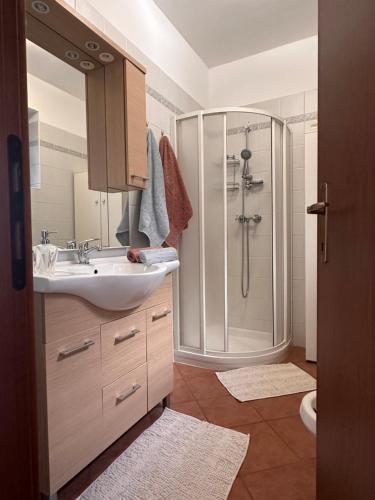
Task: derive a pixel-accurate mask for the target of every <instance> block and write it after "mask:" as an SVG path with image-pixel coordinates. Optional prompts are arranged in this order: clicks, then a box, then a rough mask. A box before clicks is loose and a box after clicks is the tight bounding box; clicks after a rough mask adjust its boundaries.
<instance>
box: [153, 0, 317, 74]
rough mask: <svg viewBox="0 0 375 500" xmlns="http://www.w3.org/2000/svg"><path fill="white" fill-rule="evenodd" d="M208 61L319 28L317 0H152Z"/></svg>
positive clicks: (266, 46)
mask: <svg viewBox="0 0 375 500" xmlns="http://www.w3.org/2000/svg"><path fill="white" fill-rule="evenodd" d="M154 1H155V3H156V4H157V5H158V6H159V8H160V9H161V10H162V11H163V13H164V14H165V15H166V16H167V17H168V18H169V20H170V21H171V22H172V24H174V26H175V27H176V29H177V30H178V31H179V32H180V33H181V35H182V36H183V37H184V38H185V40H186V41H187V42H188V43H189V45H190V46H191V47H192V48H193V49H194V50H195V52H196V53H197V54H198V55H199V56H200V57H201V59H202V60H203V61H204V62H205V63H206V64H207V66H208V67H212V66H218V65H220V64H224V63H228V62H230V61H234V60H236V59H241V58H243V57H246V56H250V55H253V54H257V53H258V52H263V51H265V50H269V49H272V48H274V47H278V46H279V45H284V44H287V43H291V42H294V41H297V40H301V39H303V38H307V37H309V36H312V35H316V34H317V28H318V19H317V17H318V0H154Z"/></svg>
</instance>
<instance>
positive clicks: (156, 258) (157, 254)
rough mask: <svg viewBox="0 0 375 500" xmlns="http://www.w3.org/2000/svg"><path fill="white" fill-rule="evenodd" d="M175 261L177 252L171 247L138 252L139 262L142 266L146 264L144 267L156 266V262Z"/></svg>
mask: <svg viewBox="0 0 375 500" xmlns="http://www.w3.org/2000/svg"><path fill="white" fill-rule="evenodd" d="M177 259H178V255H177V251H176V249H175V248H173V247H169V248H155V249H150V250H147V249H146V250H141V251H140V252H139V260H140V261H141V262H142V263H143V264H146V266H151V264H157V263H158V262H170V261H172V260H177Z"/></svg>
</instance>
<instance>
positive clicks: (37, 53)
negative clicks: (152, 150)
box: [27, 41, 127, 248]
mask: <svg viewBox="0 0 375 500" xmlns="http://www.w3.org/2000/svg"><path fill="white" fill-rule="evenodd" d="M27 70H28V81H27V83H28V105H29V136H30V137H29V139H30V174H31V175H30V179H31V182H30V184H31V210H32V240H33V245H37V244H38V243H39V240H40V234H41V231H42V230H43V229H47V230H49V231H56V233H55V234H51V236H50V240H51V243H53V244H55V245H57V246H59V247H62V248H66V247H67V244H68V242H72V241H76V242H77V243H78V242H79V241H82V240H85V239H89V238H97V239H98V240H99V245H101V246H102V247H108V246H120V244H119V242H118V241H117V239H116V236H115V233H116V228H117V226H118V224H119V222H120V220H121V217H122V212H123V206H124V204H125V203H126V197H127V193H106V192H98V191H91V190H89V188H88V164H87V132H86V95H85V94H86V92H85V75H84V74H83V73H81V72H80V71H78V70H76V69H74V68H73V67H71V66H69V65H68V64H66V63H65V62H63V61H61V60H60V59H58V58H57V57H55V56H53V55H52V54H50V53H49V52H46V51H45V50H44V49H42V48H40V47H38V46H37V45H35V44H33V43H32V42H30V41H28V42H27Z"/></svg>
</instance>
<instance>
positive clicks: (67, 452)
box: [45, 327, 102, 491]
mask: <svg viewBox="0 0 375 500" xmlns="http://www.w3.org/2000/svg"><path fill="white" fill-rule="evenodd" d="M45 362H46V379H47V412H48V446H49V453H50V456H49V477H50V491H56V490H57V489H58V488H60V487H61V486H62V485H63V484H64V483H65V482H66V481H67V480H68V479H70V478H71V477H73V476H74V475H75V474H77V473H78V472H79V471H80V470H81V469H82V468H83V467H85V466H86V465H87V464H88V463H89V462H90V461H91V460H93V459H94V458H95V456H96V455H97V454H98V453H99V452H100V451H101V449H100V446H101V443H100V439H99V438H100V435H101V422H102V397H101V377H100V370H101V364H100V332H99V327H97V328H93V329H91V330H87V331H86V332H84V333H79V334H77V335H73V336H71V337H68V338H66V339H62V340H58V341H56V342H52V343H50V344H46V345H45Z"/></svg>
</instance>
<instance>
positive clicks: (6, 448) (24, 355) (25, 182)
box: [0, 0, 38, 500]
mask: <svg viewBox="0 0 375 500" xmlns="http://www.w3.org/2000/svg"><path fill="white" fill-rule="evenodd" d="M24 23H25V15H24V1H23V0H13V1H11V2H10V1H9V0H0V110H1V112H0V230H1V236H0V313H1V321H0V443H1V446H0V470H1V498H9V499H10V498H12V499H17V500H18V499H20V500H21V499H26V498H27V499H33V498H37V497H38V484H37V478H38V471H37V450H36V442H37V438H36V418H35V406H36V396H35V380H34V375H35V369H34V348H33V346H34V331H33V315H32V286H33V285H32V259H31V221H30V199H29V182H30V181H29V161H28V137H27V89H26V50H25V49H26V43H25V31H24Z"/></svg>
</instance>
